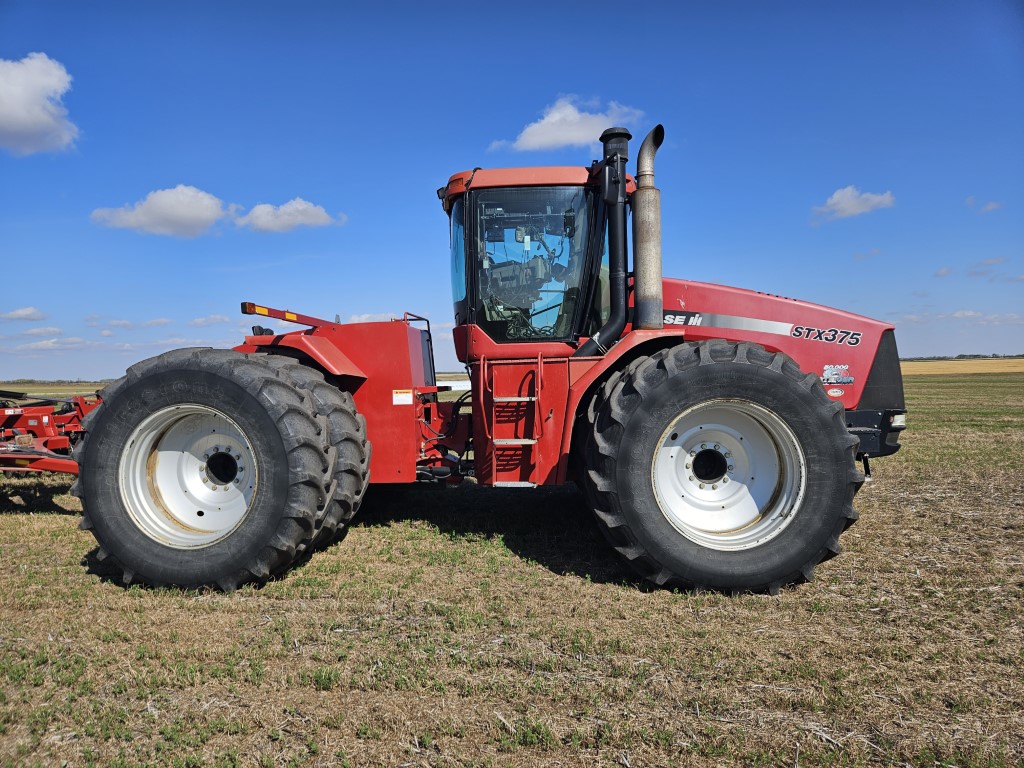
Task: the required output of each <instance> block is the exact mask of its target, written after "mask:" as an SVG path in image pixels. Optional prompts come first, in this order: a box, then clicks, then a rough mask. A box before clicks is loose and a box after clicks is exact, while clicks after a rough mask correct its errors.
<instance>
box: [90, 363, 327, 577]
mask: <svg viewBox="0 0 1024 768" xmlns="http://www.w3.org/2000/svg"><path fill="white" fill-rule="evenodd" d="M102 397H103V404H102V406H101V407H100V408H98V409H96V410H95V411H94V412H93V413H91V414H90V415H89V416H88V417H87V419H86V422H85V424H84V425H83V426H84V428H85V432H86V434H85V439H84V440H83V441H82V443H81V445H80V446H79V447H78V449H77V450H76V457H77V458H78V461H79V464H80V466H81V475H80V478H79V482H78V483H77V484H76V486H75V488H74V489H73V490H74V492H75V493H76V494H77V495H79V496H80V497H81V498H82V507H83V511H84V517H83V520H82V527H83V528H86V529H89V530H91V531H92V532H93V534H94V536H95V537H96V540H97V541H98V542H99V545H100V557H101V558H103V559H106V558H108V557H109V559H110V560H111V561H112V562H113V563H115V564H116V565H117V566H119V567H120V569H121V571H122V573H123V579H124V581H125V583H131V582H132V581H142V582H145V583H149V584H153V585H165V584H166V585H176V586H182V587H202V586H216V587H219V588H221V589H223V590H225V591H229V590H232V589H235V588H236V587H237V586H239V585H240V584H242V583H245V582H249V581H262V580H264V579H266V578H267V577H269V576H270V575H272V574H276V573H278V572H280V571H282V570H284V569H285V568H286V567H287V566H288V565H289V564H290V563H291V561H292V560H293V558H294V557H295V555H296V553H297V552H298V551H301V550H302V549H303V548H304V547H305V546H308V544H309V542H310V541H311V540H312V537H313V536H314V534H315V520H316V519H317V517H318V514H319V512H320V511H321V510H323V509H324V508H325V506H326V504H327V503H328V498H327V494H328V488H329V486H330V483H331V477H332V474H333V471H334V457H335V451H334V449H333V448H331V447H330V446H329V445H328V439H327V424H326V420H325V419H323V418H322V417H318V416H316V415H315V410H314V407H313V404H312V402H311V401H310V399H309V396H308V395H307V394H306V393H305V392H304V391H303V390H301V389H300V388H299V387H298V386H296V384H295V383H294V382H293V381H291V380H290V379H289V378H288V377H287V375H286V374H284V373H282V372H280V371H278V370H276V369H274V368H272V367H270V366H268V365H267V364H266V363H265V362H263V361H262V360H261V359H260V358H258V357H254V356H249V355H243V354H240V353H237V352H230V351H223V350H212V349H183V350H176V351H173V352H168V353H165V354H163V355H159V356H157V357H154V358H151V359H149V360H146V361H143V362H141V363H138V364H136V365H134V366H132V367H131V368H130V369H129V370H128V373H127V375H126V376H125V377H124V378H122V379H120V380H119V381H117V382H115V383H114V384H112V385H111V386H110V387H108V388H107V389H106V390H104V392H103V395H102Z"/></svg>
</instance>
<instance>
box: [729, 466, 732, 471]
mask: <svg viewBox="0 0 1024 768" xmlns="http://www.w3.org/2000/svg"><path fill="white" fill-rule="evenodd" d="M729 471H730V472H732V464H730V465H729Z"/></svg>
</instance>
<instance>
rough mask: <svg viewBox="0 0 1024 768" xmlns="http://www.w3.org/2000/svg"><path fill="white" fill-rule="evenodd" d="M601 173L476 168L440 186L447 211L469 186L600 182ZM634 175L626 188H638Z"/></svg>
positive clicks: (557, 168) (576, 167)
mask: <svg viewBox="0 0 1024 768" xmlns="http://www.w3.org/2000/svg"><path fill="white" fill-rule="evenodd" d="M598 178H599V177H598V176H594V175H591V172H590V168H586V167H584V166H581V165H560V166H558V165H556V166H547V167H541V168H476V169H474V170H472V171H460V172H459V173H456V174H452V176H451V178H449V179H448V183H447V184H446V185H445V186H443V187H441V188H440V189H439V190H437V196H438V197H439V198H440V199H441V205H442V206H443V207H444V209H445V211H448V210H450V209H451V205H452V201H453V200H454V199H455V198H456V197H458V196H459V195H462V194H465V193H466V192H467V191H468V190H469V189H488V188H491V187H557V186H574V185H581V184H588V183H590V184H595V185H596V184H597V183H598ZM635 186H636V185H635V184H634V182H633V177H632V176H627V178H626V191H627V192H632V191H633V190H634V189H635Z"/></svg>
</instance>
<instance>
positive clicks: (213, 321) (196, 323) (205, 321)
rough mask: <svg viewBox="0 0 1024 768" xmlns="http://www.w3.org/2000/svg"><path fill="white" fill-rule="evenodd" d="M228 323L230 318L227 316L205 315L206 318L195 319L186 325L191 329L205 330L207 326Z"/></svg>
mask: <svg viewBox="0 0 1024 768" xmlns="http://www.w3.org/2000/svg"><path fill="white" fill-rule="evenodd" d="M230 322H231V318H230V317H228V316H227V315H207V316H206V317H197V318H196V319H195V320H189V321H188V324H189V325H191V326H192V327H193V328H205V327H206V326H208V325H217V324H219V323H230Z"/></svg>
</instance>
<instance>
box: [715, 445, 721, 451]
mask: <svg viewBox="0 0 1024 768" xmlns="http://www.w3.org/2000/svg"><path fill="white" fill-rule="evenodd" d="M721 447H722V446H720V445H719V444H718V443H715V450H716V451H717V450H718V449H719V448H721Z"/></svg>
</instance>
